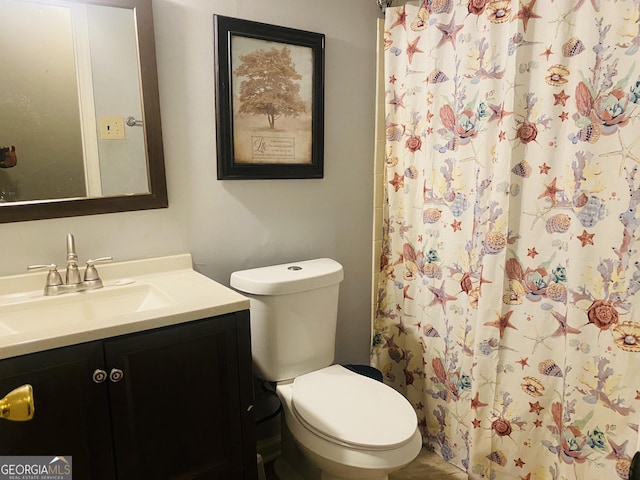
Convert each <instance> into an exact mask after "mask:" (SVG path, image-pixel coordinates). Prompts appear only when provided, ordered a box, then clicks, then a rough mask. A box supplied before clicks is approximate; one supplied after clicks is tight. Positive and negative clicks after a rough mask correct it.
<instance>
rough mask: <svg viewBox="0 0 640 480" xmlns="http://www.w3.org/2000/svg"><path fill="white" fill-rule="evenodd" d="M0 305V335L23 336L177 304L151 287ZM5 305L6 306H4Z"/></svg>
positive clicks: (124, 287) (123, 287)
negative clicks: (28, 333)
mask: <svg viewBox="0 0 640 480" xmlns="http://www.w3.org/2000/svg"><path fill="white" fill-rule="evenodd" d="M14 298H15V299H16V300H17V301H15V302H14V303H9V302H10V299H5V301H4V302H1V301H0V335H11V334H17V333H24V332H29V331H35V330H40V329H45V328H51V327H52V326H55V325H60V324H65V323H72V324H74V323H83V322H94V323H95V322H96V321H97V320H104V319H108V318H113V317H119V316H122V315H128V314H131V313H136V312H143V311H146V310H154V309H159V308H166V307H169V306H171V305H175V304H176V301H175V300H174V299H173V298H171V297H170V296H169V295H167V294H166V293H165V292H163V291H161V290H160V289H158V288H157V287H155V286H153V285H150V284H146V285H145V284H140V285H137V284H135V283H134V282H131V283H129V284H125V285H116V286H110V287H103V288H101V289H97V290H88V291H85V292H79V293H67V294H62V295H59V296H55V297H45V296H44V295H42V296H36V297H35V298H30V299H28V300H25V299H21V298H20V297H19V296H14ZM2 303H4V304H2Z"/></svg>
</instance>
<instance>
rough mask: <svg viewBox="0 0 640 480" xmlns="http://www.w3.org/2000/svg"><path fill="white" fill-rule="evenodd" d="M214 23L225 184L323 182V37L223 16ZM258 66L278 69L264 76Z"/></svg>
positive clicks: (221, 165) (219, 137) (220, 173)
mask: <svg viewBox="0 0 640 480" xmlns="http://www.w3.org/2000/svg"><path fill="white" fill-rule="evenodd" d="M213 24H214V55H215V59H214V60H215V77H216V105H215V106H216V122H217V129H216V140H217V155H218V158H217V172H218V179H219V180H242V179H296V178H322V177H323V176H324V45H325V36H324V34H321V33H314V32H307V31H303V30H297V29H293V28H287V27H281V26H275V25H269V24H265V23H259V22H253V21H249V20H242V19H238V18H231V17H225V16H222V15H214V16H213ZM258 64H260V65H263V66H264V65H267V68H262V69H261V70H262V71H270V70H269V66H275V65H277V66H278V68H277V69H275V68H274V69H273V70H272V71H270V72H271V73H270V74H269V75H271V76H268V75H262V76H261V75H258V70H257V69H256V68H254V67H256V65H258ZM240 67H241V68H240ZM274 86H276V87H277V88H278V90H277V91H276V90H274ZM264 92H269V95H271V96H270V97H261V96H260V95H262V94H264ZM283 92H284V93H283ZM241 109H242V111H241ZM276 122H277V123H276ZM276 125H277V126H278V127H279V128H276Z"/></svg>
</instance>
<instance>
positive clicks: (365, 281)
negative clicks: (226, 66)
mask: <svg viewBox="0 0 640 480" xmlns="http://www.w3.org/2000/svg"><path fill="white" fill-rule="evenodd" d="M153 7H154V15H155V18H154V25H155V29H156V40H157V42H156V43H157V57H158V74H159V87H160V98H161V101H160V103H161V105H160V106H161V110H162V126H163V132H164V145H165V160H166V169H167V175H168V190H169V208H168V209H164V210H155V211H147V212H128V213H118V214H109V215H99V216H93V217H76V218H69V219H59V220H43V221H34V222H21V223H14V224H3V225H0V239H2V245H3V249H2V253H0V275H7V274H15V273H21V272H23V271H24V270H25V268H26V266H27V265H29V264H35V263H50V262H55V263H60V264H61V263H63V262H64V258H65V250H64V249H65V243H64V238H65V235H66V233H67V232H72V233H74V234H75V236H76V246H77V249H78V253H79V255H80V259H81V261H82V260H85V259H87V258H91V257H94V258H95V257H99V256H103V255H112V256H113V257H114V258H115V259H117V260H125V259H132V258H141V257H150V256H156V255H167V254H174V253H180V252H191V253H192V254H193V256H194V261H195V263H196V267H197V269H198V270H199V271H201V272H202V273H204V274H205V275H207V276H209V277H211V278H213V279H215V280H218V281H220V282H222V283H225V284H228V279H229V275H230V273H231V272H232V271H234V270H236V269H240V268H247V267H251V266H259V265H267V264H272V263H276V262H286V261H293V260H299V259H306V258H313V257H321V256H328V257H332V258H335V259H336V260H338V261H340V262H341V263H342V264H343V265H344V267H345V280H344V282H343V284H342V288H341V300H340V308H339V324H338V341H337V358H336V360H337V361H341V362H361V363H366V362H368V358H369V335H370V328H371V327H370V323H371V294H370V292H371V245H372V233H371V232H372V218H373V206H372V197H373V190H372V185H373V169H372V168H371V159H372V157H373V155H374V153H373V151H374V115H375V108H374V107H375V104H374V103H375V102H374V90H375V56H376V18H377V16H378V15H379V10H378V8H377V7H376V5H375V2H373V1H372V0H349V1H344V0H325V1H322V2H318V1H317V0H269V1H266V0H154V2H153ZM214 13H218V14H222V15H227V16H232V17H237V18H245V19H249V20H256V21H261V22H265V23H271V24H277V25H283V26H289V27H294V28H299V29H303V30H310V31H316V32H321V33H325V35H326V80H325V96H326V100H325V115H326V119H325V178H324V179H322V180H293V181H291V180H289V181H285V180H268V181H224V182H221V181H217V180H216V145H215V128H216V126H215V113H214V100H213V99H214V81H213V72H214V65H213V14H214Z"/></svg>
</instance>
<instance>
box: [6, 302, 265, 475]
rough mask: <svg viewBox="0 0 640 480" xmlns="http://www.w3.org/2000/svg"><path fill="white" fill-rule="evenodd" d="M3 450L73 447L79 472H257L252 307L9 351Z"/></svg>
mask: <svg viewBox="0 0 640 480" xmlns="http://www.w3.org/2000/svg"><path fill="white" fill-rule="evenodd" d="M24 383H29V384H31V385H32V386H33V392H34V399H35V415H34V418H33V419H32V420H31V421H28V422H8V421H4V420H2V421H1V422H2V423H0V455H51V456H52V457H53V456H54V455H59V456H61V455H70V456H71V457H72V461H73V474H74V475H73V478H77V479H79V480H85V479H86V480H90V479H92V480H103V479H104V480H113V479H118V480H134V479H135V480H142V479H154V480H162V479H184V480H186V479H212V480H218V479H219V480H235V479H238V480H240V479H243V480H255V479H256V478H257V469H256V449H255V423H254V418H253V412H252V410H251V409H252V404H253V390H252V388H253V386H252V385H253V384H252V375H251V345H250V334H249V314H248V311H243V312H238V313H233V314H227V315H223V316H220V317H215V318H210V319H204V320H199V321H194V322H188V323H183V324H180V325H175V326H171V327H164V328H160V329H154V330H147V331H144V332H140V333H134V334H129V335H124V336H120V337H113V338H108V339H104V340H100V341H94V342H90V343H85V344H80V345H73V346H69V347H64V348H59V349H55V350H48V351H43V352H39V353H34V354H31V355H25V356H21V357H15V358H10V359H6V360H0V396H2V395H4V394H5V393H7V392H9V391H10V390H12V389H13V388H15V387H17V386H19V385H22V384H24Z"/></svg>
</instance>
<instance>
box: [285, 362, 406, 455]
mask: <svg viewBox="0 0 640 480" xmlns="http://www.w3.org/2000/svg"><path fill="white" fill-rule="evenodd" d="M292 397H293V398H292V406H293V412H294V414H295V415H296V417H297V418H298V419H299V420H300V422H301V423H303V424H304V425H305V427H306V428H308V429H309V430H311V431H312V432H313V433H315V434H316V435H318V436H320V437H322V438H324V439H326V440H328V441H330V442H333V443H337V444H340V445H346V446H348V447H352V448H359V449H363V450H389V449H393V448H397V447H400V446H402V445H404V444H406V443H408V442H409V441H411V439H412V438H413V436H414V434H415V432H416V427H417V417H416V414H415V411H414V410H413V407H412V406H411V404H410V403H409V402H408V401H407V399H406V398H404V397H403V396H402V395H401V394H400V393H398V392H397V391H396V390H394V389H393V388H391V387H389V386H387V385H385V384H383V383H381V382H378V381H376V380H373V379H371V378H368V377H365V376H363V375H359V374H357V373H354V372H352V371H350V370H348V369H346V368H344V367H342V366H340V365H332V366H330V367H327V368H323V369H321V370H317V371H315V372H311V373H307V374H305V375H302V376H300V377H297V378H296V379H295V380H294V382H293V388H292ZM388 412H391V413H392V414H393V422H383V421H382V418H383V416H384V415H385V414H386V413H388Z"/></svg>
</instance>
